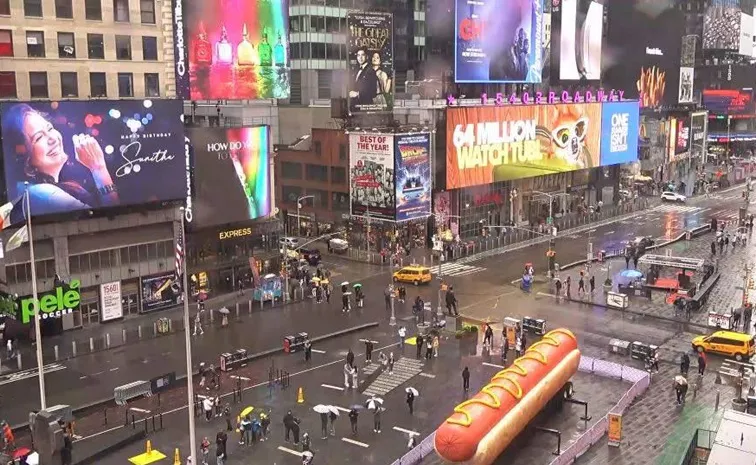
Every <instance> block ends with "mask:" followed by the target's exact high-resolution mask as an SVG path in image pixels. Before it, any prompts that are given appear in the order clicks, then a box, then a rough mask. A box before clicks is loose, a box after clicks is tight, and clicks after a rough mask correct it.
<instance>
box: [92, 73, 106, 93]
mask: <svg viewBox="0 0 756 465" xmlns="http://www.w3.org/2000/svg"><path fill="white" fill-rule="evenodd" d="M89 94H90V96H92V97H107V96H108V80H107V79H106V77H105V73H89Z"/></svg>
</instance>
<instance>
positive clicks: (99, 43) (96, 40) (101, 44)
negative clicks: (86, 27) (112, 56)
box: [87, 34, 105, 60]
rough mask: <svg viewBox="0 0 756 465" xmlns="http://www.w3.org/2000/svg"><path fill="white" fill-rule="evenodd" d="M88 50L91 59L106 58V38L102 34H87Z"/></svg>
mask: <svg viewBox="0 0 756 465" xmlns="http://www.w3.org/2000/svg"><path fill="white" fill-rule="evenodd" d="M87 50H88V51H89V59H90V60H103V59H104V58H105V40H104V39H103V38H102V34H87Z"/></svg>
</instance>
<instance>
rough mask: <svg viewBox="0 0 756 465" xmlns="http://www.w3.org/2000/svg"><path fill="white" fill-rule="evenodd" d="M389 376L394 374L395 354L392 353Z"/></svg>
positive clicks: (389, 361)
mask: <svg viewBox="0 0 756 465" xmlns="http://www.w3.org/2000/svg"><path fill="white" fill-rule="evenodd" d="M388 374H390V375H393V374H394V353H393V352H391V353H390V354H389V358H388Z"/></svg>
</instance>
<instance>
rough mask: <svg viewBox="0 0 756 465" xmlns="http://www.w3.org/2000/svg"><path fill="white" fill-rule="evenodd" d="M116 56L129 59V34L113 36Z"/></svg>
mask: <svg viewBox="0 0 756 465" xmlns="http://www.w3.org/2000/svg"><path fill="white" fill-rule="evenodd" d="M115 44H116V58H117V59H119V60H131V36H115Z"/></svg>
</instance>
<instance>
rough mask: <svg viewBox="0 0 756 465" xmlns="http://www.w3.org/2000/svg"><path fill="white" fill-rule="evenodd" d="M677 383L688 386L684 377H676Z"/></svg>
mask: <svg viewBox="0 0 756 465" xmlns="http://www.w3.org/2000/svg"><path fill="white" fill-rule="evenodd" d="M675 383H677V384H680V385H685V384H688V380H687V379H685V377H684V376H680V375H677V376H675Z"/></svg>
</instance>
